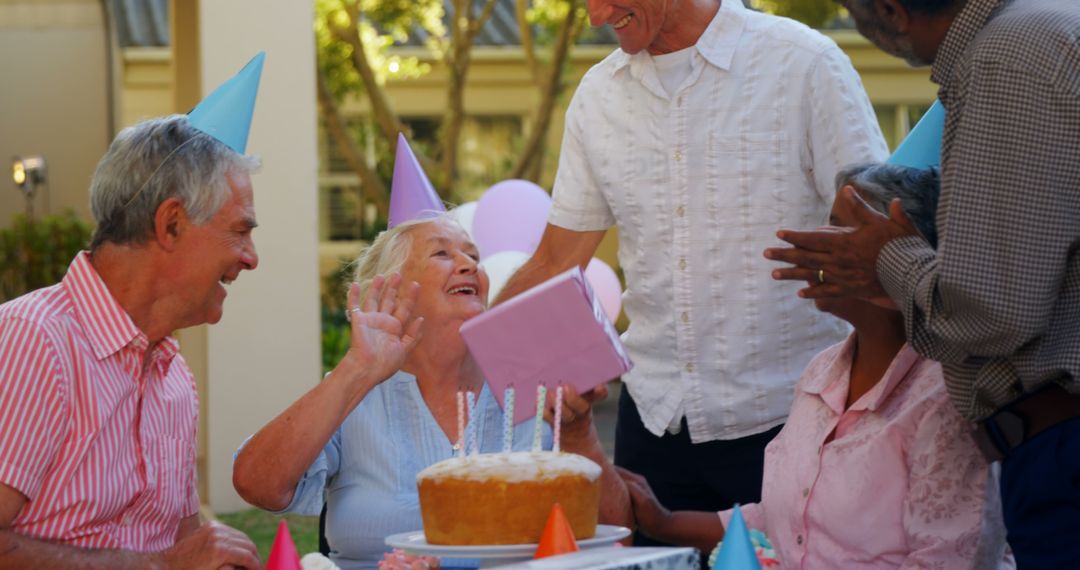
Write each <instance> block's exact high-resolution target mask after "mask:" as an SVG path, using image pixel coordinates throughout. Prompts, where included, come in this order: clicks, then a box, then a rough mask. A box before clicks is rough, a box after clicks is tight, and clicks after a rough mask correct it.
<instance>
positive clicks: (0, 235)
mask: <svg viewBox="0 0 1080 570" xmlns="http://www.w3.org/2000/svg"><path fill="white" fill-rule="evenodd" d="M92 232H93V230H92V229H91V227H90V225H89V224H87V223H86V222H84V221H82V220H80V219H79V218H78V217H77V216H76V215H75V213H74V212H70V211H69V212H66V213H64V214H62V215H58V216H45V217H43V218H40V219H28V218H27V217H26V216H25V215H22V214H19V215H16V216H15V218H14V219H13V220H12V223H11V227H9V228H6V229H2V230H0V302H3V301H7V300H10V299H14V298H15V297H18V296H19V295H22V294H24V293H28V292H30V291H33V290H35V289H40V288H41V287H47V286H49V285H53V284H55V283H57V282H59V281H60V279H62V278H63V276H64V273H65V272H66V271H67V268H68V265H70V264H71V260H72V259H73V258H74V257H75V254H76V253H78V252H79V250H83V249H86V248H87V247H88V246H89V244H90V236H91V233H92Z"/></svg>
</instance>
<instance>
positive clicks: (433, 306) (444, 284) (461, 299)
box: [402, 221, 488, 322]
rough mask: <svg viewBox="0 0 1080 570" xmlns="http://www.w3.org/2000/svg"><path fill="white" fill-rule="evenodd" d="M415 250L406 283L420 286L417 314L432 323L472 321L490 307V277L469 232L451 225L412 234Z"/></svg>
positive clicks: (431, 225) (425, 226)
mask: <svg viewBox="0 0 1080 570" xmlns="http://www.w3.org/2000/svg"><path fill="white" fill-rule="evenodd" d="M411 234H412V235H411V237H412V247H411V250H410V252H409V258H408V260H406V262H405V266H404V267H403V268H402V277H403V278H404V281H405V282H408V281H416V282H417V283H419V284H420V295H419V297H418V299H417V301H416V308H415V309H414V310H413V314H414V315H417V316H423V317H424V318H425V319H427V320H428V321H429V322H431V321H432V320H462V321H465V320H468V319H470V318H472V317H474V316H476V315H478V314H480V313H482V312H483V311H484V309H485V308H486V307H487V294H488V276H487V273H485V272H484V270H483V269H480V266H479V264H478V263H479V260H480V253H479V250H478V249H477V248H476V244H474V243H473V242H472V240H470V239H469V236H468V235H467V234H466V233H465V230H463V229H461V227H459V226H457V225H456V224H453V223H452V222H447V221H434V222H432V223H427V224H422V225H420V226H418V227H417V228H416V229H414V230H412V232H411Z"/></svg>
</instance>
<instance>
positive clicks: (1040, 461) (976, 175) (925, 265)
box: [765, 0, 1080, 568]
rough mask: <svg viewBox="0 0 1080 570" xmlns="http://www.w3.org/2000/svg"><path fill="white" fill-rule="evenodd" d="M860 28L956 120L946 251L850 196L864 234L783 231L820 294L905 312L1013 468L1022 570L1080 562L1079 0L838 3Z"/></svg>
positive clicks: (1010, 489) (948, 152) (957, 398)
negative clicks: (927, 83) (922, 74)
mask: <svg viewBox="0 0 1080 570" xmlns="http://www.w3.org/2000/svg"><path fill="white" fill-rule="evenodd" d="M840 1H841V3H842V4H844V6H845V7H846V8H848V10H849V11H850V12H851V15H852V17H853V18H854V19H855V22H856V25H857V26H858V28H859V31H860V32H861V33H862V34H863V35H865V36H867V37H868V38H869V39H870V40H871V41H873V42H874V43H875V44H877V45H878V46H879V47H881V48H882V49H883V50H885V51H887V52H889V53H891V54H894V55H897V56H899V57H902V58H904V59H906V60H907V61H908V62H909V63H912V64H913V65H923V64H932V65H933V68H932V74H931V79H932V80H933V81H934V82H935V83H937V84H939V85H940V91H939V94H938V95H939V98H940V100H941V102H942V104H943V105H944V107H945V111H946V121H945V130H944V135H943V140H942V156H941V158H942V162H941V169H942V188H941V202H940V207H939V210H938V214H937V226H938V229H939V235H940V240H939V244H938V248H937V250H936V251H935V250H934V249H932V248H931V247H930V246H929V245H928V244H927V243H926V241H925V240H924V239H923V238H922V237H921V236H919V235H918V233H917V232H916V231H915V230H914V228H912V226H911V224H910V222H909V221H908V220H907V219H906V218H905V217H904V216H903V212H902V211H901V210H900V209H899V208H898V207H896V205H895V204H894V207H893V209H892V215H891V216H890V217H889V218H884V217H881V216H875V215H873V214H872V213H871V212H870V211H869V209H867V208H866V207H865V205H864V204H862V203H861V202H860V200H859V199H858V197H857V195H856V194H855V193H854V192H852V191H851V190H845V191H844V192H843V193H842V195H841V197H840V198H839V199H840V201H841V202H842V203H843V204H844V207H847V208H850V209H852V210H853V211H855V212H857V213H858V215H859V216H860V217H861V219H862V220H863V225H861V226H860V227H859V228H857V229H855V230H854V231H851V232H847V233H845V232H842V231H839V230H837V229H822V230H821V231H814V232H792V231H786V230H785V231H781V232H780V236H781V238H782V239H784V240H785V241H787V242H789V243H791V244H792V245H794V246H795V248H794V249H779V248H778V249H769V250H766V252H765V256H766V257H767V258H769V259H774V260H778V261H786V262H789V263H792V264H794V265H795V267H789V268H783V269H776V270H775V271H774V273H773V277H774V278H777V279H796V280H805V281H809V282H810V283H811V285H810V287H808V288H806V289H804V290H803V291H801V292H800V295H802V296H804V297H807V298H821V297H844V296H856V297H862V298H869V299H876V300H878V302H882V303H885V302H889V300H891V301H892V302H895V304H896V305H897V306H898V307H899V308H900V309H901V310H902V311H903V312H904V317H905V321H906V326H907V333H908V338H909V339H910V342H911V344H912V345H913V346H914V347H915V349H916V350H918V351H919V352H921V353H922V354H924V355H926V356H927V357H929V358H933V359H935V360H939V361H941V362H942V363H943V364H944V366H945V372H946V375H945V376H946V378H945V380H946V384H947V385H948V389H949V393H950V394H951V396H952V398H953V401H954V403H955V405H956V406H957V408H958V409H959V410H960V411H961V413H963V414H964V415H965V416H966V417H968V418H969V419H971V420H973V421H975V422H978V423H977V424H976V426H977V429H976V431H975V437H976V439H977V440H978V441H979V443H980V446H981V447H983V449H984V453H986V454H987V456H988V457H991V458H995V459H1002V460H1003V461H1002V479H1001V496H1002V500H1003V507H1004V513H1005V523H1006V526H1007V528H1008V531H1009V535H1008V538H1009V543H1010V544H1011V546H1012V547H1013V549H1014V551H1015V553H1016V560H1017V562H1018V563H1019V564H1020V566H1021V567H1039V568H1080V542H1078V541H1076V540H1070V539H1074V538H1075V537H1076V535H1077V534H1076V533H1077V529H1080V396H1078V395H1077V394H1080V3H1078V2H1077V1H1076V0H1011V1H1010V0H840Z"/></svg>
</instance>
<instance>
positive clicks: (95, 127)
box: [0, 0, 111, 227]
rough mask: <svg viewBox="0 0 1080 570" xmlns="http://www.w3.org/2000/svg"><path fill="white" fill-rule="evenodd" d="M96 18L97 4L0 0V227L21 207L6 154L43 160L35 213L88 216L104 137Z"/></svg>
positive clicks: (99, 16)
mask: <svg viewBox="0 0 1080 570" xmlns="http://www.w3.org/2000/svg"><path fill="white" fill-rule="evenodd" d="M104 21H105V19H104V14H103V12H102V7H101V3H100V2H99V1H97V0H0V227H7V226H8V224H9V223H10V222H11V218H12V216H13V215H14V214H17V213H21V212H23V211H25V210H26V200H25V199H24V195H23V194H22V192H20V191H19V190H18V189H17V187H16V186H15V184H14V183H13V182H12V180H11V162H10V159H11V158H12V157H13V156H24V155H42V156H44V157H45V160H46V162H47V165H48V181H47V182H48V185H47V188H45V189H40V190H39V191H38V192H37V194H36V197H35V199H34V204H33V207H34V211H35V214H36V215H40V214H44V213H60V212H62V211H64V210H65V209H73V210H74V211H75V212H76V213H78V214H79V215H80V216H82V217H83V218H85V219H89V218H90V203H89V193H88V188H89V182H90V177H91V175H93V173H94V168H95V167H96V166H97V161H98V159H99V158H101V155H102V154H104V152H105V149H106V147H107V145H108V143H109V140H110V138H111V133H110V132H109V131H110V124H109V121H110V116H109V105H110V100H109V81H108V73H107V71H108V70H107V67H106V62H107V61H108V58H107V55H106V46H107V43H106V39H105V38H106V36H105V26H104Z"/></svg>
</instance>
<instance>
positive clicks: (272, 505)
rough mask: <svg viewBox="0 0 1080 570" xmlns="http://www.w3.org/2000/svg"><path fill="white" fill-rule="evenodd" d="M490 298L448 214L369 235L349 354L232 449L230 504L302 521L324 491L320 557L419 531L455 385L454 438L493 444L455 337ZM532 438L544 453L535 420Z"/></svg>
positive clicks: (522, 442)
mask: <svg viewBox="0 0 1080 570" xmlns="http://www.w3.org/2000/svg"><path fill="white" fill-rule="evenodd" d="M417 168H418V167H417ZM395 174H396V173H395ZM397 191H398V190H397V189H396V188H395V192H397ZM384 275H388V276H389V277H383V276H384ZM487 294H488V277H487V274H486V273H485V272H484V270H483V269H482V268H481V267H480V266H479V253H478V250H477V247H476V245H475V244H474V243H473V242H472V241H471V240H470V238H469V236H468V234H467V233H466V232H465V230H464V229H463V228H462V227H461V226H460V225H458V223H457V222H456V221H454V219H453V217H452V216H451V215H450V214H448V213H442V214H436V215H431V213H430V212H424V213H422V214H421V217H420V219H411V220H407V221H403V222H400V223H398V224H397V225H395V226H394V227H392V228H391V229H389V230H387V231H385V232H383V233H382V234H380V235H379V236H378V237H377V238H376V239H375V241H374V242H373V243H372V244H371V246H370V247H369V248H367V250H366V251H364V253H363V254H361V256H360V257H359V259H358V260H357V261H356V275H355V283H353V284H352V285H351V286H350V289H349V293H348V307H349V309H348V310H349V313H350V316H351V328H352V341H351V346H350V348H349V350H348V352H347V353H346V355H345V356H344V358H342V360H341V362H340V363H339V364H338V366H337V367H336V368H335V369H334V370H333V371H331V372H330V373H329V374H328V375H327V376H326V378H324V379H323V381H322V382H321V383H319V385H317V386H316V387H315V388H313V389H312V390H310V391H309V392H308V393H307V394H305V395H304V396H302V397H301V398H300V399H299V400H297V401H296V402H295V403H294V404H293V405H291V406H290V407H289V408H288V409H286V410H285V411H284V412H282V413H281V414H280V415H278V416H277V417H276V418H274V419H273V420H271V422H270V423H269V424H267V425H266V426H265V427H264V428H262V429H261V430H259V432H258V433H256V434H255V435H254V436H252V437H251V438H250V439H249V440H248V441H247V442H246V443H245V445H244V446H243V447H242V448H241V449H240V451H239V452H238V453H237V457H236V461H235V464H234V467H233V484H234V486H235V487H236V490H237V492H239V493H240V496H241V497H243V498H244V499H245V500H247V501H248V502H250V503H251V504H253V505H256V506H259V507H261V508H264V509H267V510H270V511H274V512H294V513H301V514H308V515H317V514H319V512H320V510H321V509H322V506H323V501H324V496H325V501H326V504H327V519H326V520H327V522H326V538H327V541H328V543H329V545H330V548H331V553H330V556H331V559H333V560H334V562H336V563H337V564H338V565H340V566H341V567H343V568H374V567H375V566H376V565H377V564H378V562H379V560H380V559H381V558H382V557H383V555H384V553H385V552H387V551H388V550H389V549H388V548H387V547H386V545H385V544H384V540H385V538H386V537H387V536H389V535H392V534H396V533H400V532H407V531H413V530H418V529H420V528H421V527H422V522H421V517H420V508H419V496H418V493H417V488H416V475H417V473H419V472H420V471H421V470H423V469H424V468H426V467H428V466H429V465H432V464H434V463H437V462H439V461H442V460H445V459H449V458H451V457H453V456H454V455H455V454H456V453H458V452H459V448H458V446H459V445H460V444H461V443H462V442H461V439H462V438H461V433H459V432H460V431H461V430H460V428H459V426H458V416H459V412H458V403H457V400H458V392H459V391H460V390H466V391H468V392H471V393H473V394H475V395H476V405H475V410H476V413H475V414H474V415H473V416H472V417H470V418H469V419H468V422H469V424H468V427H467V428H466V429H465V430H464V431H466V432H467V433H470V434H473V433H474V434H475V439H473V438H470V441H469V442H464V443H467V444H468V445H469V447H470V450H471V449H478V450H479V451H480V452H482V453H483V452H495V451H501V450H502V448H503V437H504V434H503V428H502V421H503V418H502V411H501V410H500V409H499V407H498V404H497V403H496V401H495V398H494V397H493V395H492V394H491V392H490V390H489V389H488V387H487V386H486V385H485V383H484V378H483V376H482V375H481V372H480V369H479V368H478V366H477V364H476V362H475V361H474V360H473V358H472V357H471V356H470V355H469V352H468V350H467V348H466V346H465V342H464V340H463V339H462V337H461V334H460V332H459V329H460V328H461V325H462V323H464V322H465V321H467V320H469V319H470V318H472V317H474V316H476V315H479V314H480V313H481V312H483V311H484V310H485V308H486V306H487ZM533 430H534V422H530V421H527V422H523V423H521V424H519V425H518V426H517V427H516V428H514V432H513V434H512V435H513V438H512V440H513V449H514V450H515V451H524V450H529V449H531V447H532V444H533ZM541 437H542V445H543V446H544V447H545V448H550V446H551V430H550V428H549V427H548V426H547V425H546V424H545V425H543V429H542V436H541ZM564 440H565V441H564V443H563V450H564V451H571V452H578V453H581V454H583V455H586V456H591V457H593V458H596V459H599V456H600V455H602V451H601V450H600V449H599V448H598V447H595V446H592V445H590V442H589V440H587V439H585V438H574V437H570V438H564ZM575 446H576V447H575ZM601 477H602V481H601V485H602V489H612V490H613V491H612V492H614V493H622V494H623V495H622V497H621V500H619V501H618V502H617V504H620V505H626V504H628V501H627V499H626V496H625V490H624V488H623V487H622V485H621V483H620V482H619V478H618V475H617V474H616V473H615V472H614V471H613V470H611V469H609V468H605V470H604V474H603V475H602V476H601ZM601 493H602V497H601V516H600V518H601V520H602V521H604V522H608V521H610V522H625V520H626V519H628V517H629V511H628V510H626V511H625V513H624V515H623V516H622V518H620V517H615V516H611V515H607V514H606V513H605V512H604V505H605V504H607V503H606V501H605V499H604V494H605V493H604V491H603V490H602V492H601Z"/></svg>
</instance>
